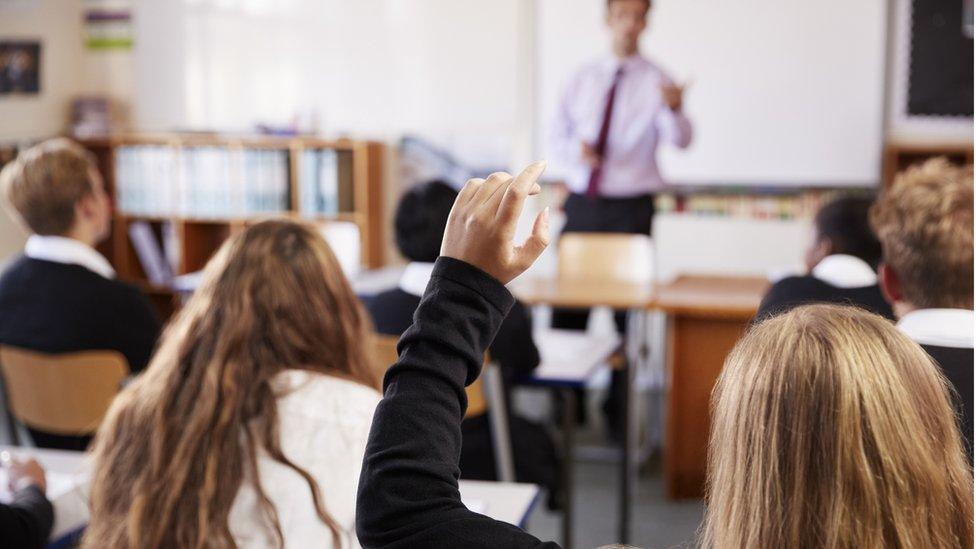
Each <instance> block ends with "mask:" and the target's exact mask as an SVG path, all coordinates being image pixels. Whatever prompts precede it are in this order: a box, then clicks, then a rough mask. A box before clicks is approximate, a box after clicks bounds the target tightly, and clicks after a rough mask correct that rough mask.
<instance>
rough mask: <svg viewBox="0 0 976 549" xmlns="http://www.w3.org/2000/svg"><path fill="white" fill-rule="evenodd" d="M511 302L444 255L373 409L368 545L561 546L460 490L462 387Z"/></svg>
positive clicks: (366, 477)
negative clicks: (477, 509) (476, 505)
mask: <svg viewBox="0 0 976 549" xmlns="http://www.w3.org/2000/svg"><path fill="white" fill-rule="evenodd" d="M512 303H513V298H512V296H511V294H509V293H508V291H507V290H506V289H505V287H504V286H502V285H501V284H500V283H499V282H498V281H497V280H495V279H494V278H492V277H491V276H489V275H488V274H486V273H484V272H482V271H481V270H479V269H477V268H475V267H473V266H471V265H468V264H467V263H464V262H462V261H458V260H455V259H450V258H443V257H442V258H440V259H438V260H437V264H436V265H435V267H434V275H433V277H432V278H431V281H430V284H429V285H428V286H427V292H426V293H425V294H424V297H423V299H422V300H421V302H420V306H419V307H418V308H417V312H416V315H415V316H414V323H413V325H412V326H411V327H410V328H409V329H408V330H407V331H406V332H405V333H404V334H403V337H402V338H401V339H400V344H399V352H400V358H399V359H398V360H397V362H396V364H394V365H393V367H392V368H390V369H389V370H388V371H387V373H386V378H385V380H384V396H383V400H382V401H381V402H380V404H379V406H378V407H377V408H376V413H375V415H374V417H373V426H372V428H371V429H370V433H369V441H368V443H367V446H366V455H365V458H364V460H363V470H362V475H361V476H360V479H359V495H358V498H357V503H356V532H357V534H358V536H359V541H360V543H362V545H363V547H366V548H372V547H384V548H398V547H404V548H406V547H429V548H437V547H444V548H454V547H466V548H472V549H475V548H481V547H484V548H488V547H513V548H528V547H547V548H552V547H558V546H557V545H555V544H554V543H542V542H540V541H539V540H537V539H536V538H534V537H532V536H531V535H529V534H527V533H525V532H524V531H522V530H521V529H519V528H517V527H515V526H513V525H511V524H506V523H503V522H498V521H495V520H492V519H490V518H488V517H486V516H483V515H480V514H478V513H474V512H472V511H469V510H468V509H467V508H466V507H465V506H464V504H462V503H461V496H460V493H459V492H458V476H459V474H460V472H459V469H458V459H459V456H460V451H461V419H462V417H463V416H464V411H465V409H466V407H467V400H466V398H465V394H464V387H465V385H467V384H469V383H471V382H473V381H474V380H475V379H476V378H477V377H478V374H479V373H480V370H481V364H482V357H483V355H484V352H485V349H486V348H487V347H488V345H489V344H490V343H491V341H492V338H493V337H494V335H495V332H496V331H497V330H498V327H499V325H500V324H501V322H502V319H504V318H505V314H506V313H507V312H508V309H509V308H511V306H512Z"/></svg>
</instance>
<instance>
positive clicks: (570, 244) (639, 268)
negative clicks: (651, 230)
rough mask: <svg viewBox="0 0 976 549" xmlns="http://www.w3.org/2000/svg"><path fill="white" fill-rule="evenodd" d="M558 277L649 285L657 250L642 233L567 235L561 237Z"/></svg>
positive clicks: (651, 279) (649, 238)
mask: <svg viewBox="0 0 976 549" xmlns="http://www.w3.org/2000/svg"><path fill="white" fill-rule="evenodd" d="M559 278H561V279H569V280H581V281H587V282H593V283H614V282H617V283H620V282H627V283H637V284H643V283H649V282H651V281H653V279H654V248H653V245H652V243H651V237H650V236H648V235H643V234H618V233H567V234H564V235H563V236H561V237H560V238H559Z"/></svg>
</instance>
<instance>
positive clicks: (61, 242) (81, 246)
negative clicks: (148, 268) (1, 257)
mask: <svg viewBox="0 0 976 549" xmlns="http://www.w3.org/2000/svg"><path fill="white" fill-rule="evenodd" d="M24 255H26V256H27V257H29V258H31V259H40V260H42V261H53V262H55V263H65V264H68V265H81V266H82V267H84V268H86V269H88V270H89V271H92V272H95V273H97V274H99V275H101V276H103V277H105V278H115V269H113V268H112V264H111V263H109V262H108V260H107V259H105V256H103V255H102V254H100V253H98V250H96V249H95V248H92V247H91V246H89V245H88V244H85V243H84V242H81V241H80V240H75V239H73V238H68V237H65V236H41V235H38V234H34V235H31V236H30V238H28V239H27V244H26V245H25V246H24Z"/></svg>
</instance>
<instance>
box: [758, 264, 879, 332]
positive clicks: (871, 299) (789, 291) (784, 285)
mask: <svg viewBox="0 0 976 549" xmlns="http://www.w3.org/2000/svg"><path fill="white" fill-rule="evenodd" d="M809 303H836V304H838V305H853V306H855V307H860V308H862V309H864V310H866V311H870V312H872V313H874V314H878V315H881V316H883V317H885V318H887V319H889V320H894V319H895V314H894V312H892V310H891V305H889V304H888V302H887V301H885V298H884V296H883V295H882V294H881V287H880V286H878V285H877V284H874V285H872V286H862V287H859V288H841V287H839V286H834V285H833V284H829V283H827V282H824V281H823V280H820V279H819V278H816V277H814V276H810V275H806V276H790V277H787V278H784V279H783V280H780V281H779V282H777V283H776V284H773V286H772V288H770V289H769V291H768V292H766V296H765V297H763V300H762V304H760V305H759V312H758V313H756V321H757V322H758V321H760V320H764V319H766V318H768V317H770V316H774V315H778V314H780V313H785V312H786V311H789V310H790V309H793V308H795V307H799V306H800V305H806V304H809Z"/></svg>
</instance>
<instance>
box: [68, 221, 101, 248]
mask: <svg viewBox="0 0 976 549" xmlns="http://www.w3.org/2000/svg"><path fill="white" fill-rule="evenodd" d="M62 236H64V237H65V238H70V239H72V240H77V241H78V242H81V243H82V244H85V245H87V246H89V247H91V248H94V247H95V246H96V245H97V244H98V239H97V238H95V236H94V234H93V233H92V231H88V230H85V228H84V227H77V226H76V227H72V228H71V230H69V231H68V232H67V233H65V234H64V235H62Z"/></svg>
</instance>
